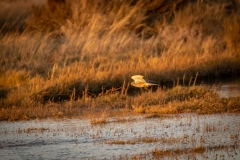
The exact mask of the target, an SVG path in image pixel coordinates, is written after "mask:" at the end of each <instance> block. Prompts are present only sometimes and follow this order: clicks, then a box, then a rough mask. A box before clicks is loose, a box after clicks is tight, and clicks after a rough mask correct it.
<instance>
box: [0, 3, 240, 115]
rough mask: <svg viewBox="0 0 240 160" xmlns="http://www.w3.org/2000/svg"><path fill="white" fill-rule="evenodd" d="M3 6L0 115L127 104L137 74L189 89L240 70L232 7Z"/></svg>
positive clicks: (235, 5) (235, 11) (236, 22)
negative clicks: (103, 102)
mask: <svg viewBox="0 0 240 160" xmlns="http://www.w3.org/2000/svg"><path fill="white" fill-rule="evenodd" d="M0 5H1V8H2V10H1V11H0V12H1V14H0V15H1V16H0V28H1V29H0V50H1V57H0V73H1V74H0V96H1V97H0V98H1V104H2V105H1V106H2V107H1V108H12V107H17V108H18V107H21V106H22V107H23V106H31V105H35V104H37V106H38V105H40V104H41V105H44V103H48V101H52V102H53V101H55V102H56V101H57V102H64V101H69V100H70V101H75V100H78V99H81V98H83V97H85V100H87V99H88V100H89V99H92V98H96V97H98V96H100V95H103V94H108V95H110V94H109V93H113V92H115V93H118V92H120V93H121V97H124V96H125V97H126V96H127V95H128V93H130V92H135V91H136V90H134V88H132V87H131V86H129V83H130V81H131V79H130V77H131V76H132V75H135V74H142V75H145V77H146V78H148V79H154V80H156V81H158V82H160V83H161V84H163V85H166V86H167V85H168V84H169V83H172V82H173V81H174V82H177V83H175V84H178V85H181V84H184V85H185V81H189V80H190V79H191V77H195V76H196V73H198V74H197V77H198V78H203V77H206V76H208V77H221V76H223V75H224V76H225V75H228V76H231V75H234V76H236V75H237V74H238V73H239V71H240V65H239V63H240V56H239V53H240V52H239V51H240V50H239V47H238V46H239V37H240V36H239V35H240V34H237V33H238V32H239V28H240V23H239V18H238V17H239V16H238V14H239V13H238V11H239V2H238V1H235V0H232V1H219V2H211V3H210V2H205V1H204V2H200V1H190V0H189V1H188V0H187V1H175V2H170V1H157V0H154V1H143V0H140V1H138V2H136V1H125V0H124V1H121V2H120V1H102V0H101V1H100V0H97V1H93V0H90V1H89V0H83V1H77V0H73V1H72V0H71V1H70V0H62V1H55V0H47V1H42V2H41V3H39V4H36V3H32V2H31V3H30V1H29V3H28V5H25V1H24V2H23V1H7V0H5V1H1V2H0ZM19 6H24V8H25V10H26V12H24V13H22V8H21V7H19ZM2 15H5V16H2ZM6 17H8V18H6ZM13 17H18V18H17V19H14V18H13ZM19 28H21V29H19ZM182 77H184V78H182ZM181 79H183V80H182V81H183V82H181ZM192 83H194V84H196V81H195V80H193V81H192ZM110 97H111V96H110ZM113 97H114V96H113ZM113 97H112V98H113ZM140 97H141V96H140ZM153 97H154V96H153ZM171 98H172V97H171V96H170V97H169V98H168V99H166V101H171ZM110 99H111V98H110ZM136 99H141V98H139V97H138V98H136ZM90 101H91V100H90ZM129 101H130V100H128V102H127V103H128V106H130V105H129V104H130V102H129ZM134 101H135V100H134ZM195 103H197V104H198V103H200V102H195ZM209 103H210V102H209ZM137 104H140V102H137V103H135V106H138V105H137ZM56 105H57V104H56ZM124 105H126V104H124ZM164 105H166V104H164ZM187 105H189V104H187ZM209 105H210V104H209ZM120 106H121V105H120ZM180 108H182V107H180ZM230 108H231V107H230ZM181 110H182V109H181ZM146 111H147V110H145V112H146ZM147 112H148V111H147ZM171 112H172V113H175V112H180V111H179V110H172V111H171Z"/></svg>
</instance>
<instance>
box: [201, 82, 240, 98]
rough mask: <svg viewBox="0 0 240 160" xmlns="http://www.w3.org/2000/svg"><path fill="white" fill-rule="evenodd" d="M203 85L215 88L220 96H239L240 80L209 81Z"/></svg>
mask: <svg viewBox="0 0 240 160" xmlns="http://www.w3.org/2000/svg"><path fill="white" fill-rule="evenodd" d="M203 86H205V87H209V88H212V87H214V89H216V93H217V94H218V95H219V97H221V98H230V97H240V80H239V79H237V80H234V81H233V80H232V81H223V82H217V83H216V82H214V83H212V82H210V83H206V84H204V85H203Z"/></svg>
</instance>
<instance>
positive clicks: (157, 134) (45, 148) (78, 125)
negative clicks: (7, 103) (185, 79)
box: [0, 114, 240, 159]
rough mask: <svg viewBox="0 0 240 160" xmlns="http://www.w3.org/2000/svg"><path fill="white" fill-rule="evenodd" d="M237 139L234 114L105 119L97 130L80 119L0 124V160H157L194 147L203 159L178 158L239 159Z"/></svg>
mask: <svg viewBox="0 0 240 160" xmlns="http://www.w3.org/2000/svg"><path fill="white" fill-rule="evenodd" d="M239 134H240V116H239V115H238V114H220V115H196V114H182V115H175V116H168V117H161V116H160V117H157V118H144V117H142V116H138V117H131V118H130V119H127V118H125V119H124V121H122V120H121V121H119V119H109V120H108V123H106V124H97V125H96V124H95V125H92V124H91V123H90V121H89V120H84V119H63V120H60V121H57V120H43V121H39V120H34V121H28V122H1V123H0V135H1V137H0V145H1V149H0V159H82V158H97V159H104V158H107V159H112V158H120V157H131V156H139V155H141V157H142V158H146V159H148V158H154V159H155V158H156V159H158V158H159V157H155V156H154V155H153V154H152V151H154V150H155V149H158V150H171V149H173V150H176V149H182V150H184V149H189V148H197V147H199V146H202V147H204V148H205V152H204V153H201V154H193V153H189V154H184V155H178V158H180V159H181V158H182V159H186V157H189V156H194V157H195V158H198V159H206V157H208V159H215V158H218V159H221V158H222V157H224V158H225V159H234V158H235V159H240V149H239V144H240V143H239V142H240V137H239ZM147 139H150V140H147ZM151 139H154V140H152V141H151ZM122 142H125V143H122ZM219 146H221V147H220V148H221V149H220V148H219ZM161 158H164V159H172V158H173V157H169V156H164V155H162V156H161Z"/></svg>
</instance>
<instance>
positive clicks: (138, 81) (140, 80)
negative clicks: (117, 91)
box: [131, 75, 159, 88]
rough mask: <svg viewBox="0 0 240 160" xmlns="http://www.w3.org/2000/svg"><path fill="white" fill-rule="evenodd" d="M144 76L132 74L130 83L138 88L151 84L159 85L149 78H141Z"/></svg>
mask: <svg viewBox="0 0 240 160" xmlns="http://www.w3.org/2000/svg"><path fill="white" fill-rule="evenodd" d="M143 77H144V76H142V75H134V76H132V77H131V78H132V79H133V80H134V82H132V83H131V85H133V86H134V87H139V88H143V87H144V88H148V87H149V86H153V85H159V83H157V82H154V81H151V80H145V79H143Z"/></svg>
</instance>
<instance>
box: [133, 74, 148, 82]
mask: <svg viewBox="0 0 240 160" xmlns="http://www.w3.org/2000/svg"><path fill="white" fill-rule="evenodd" d="M143 77H144V76H142V75H134V76H132V77H131V78H132V79H133V80H134V82H135V83H139V82H146V81H145V80H144V79H143Z"/></svg>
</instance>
